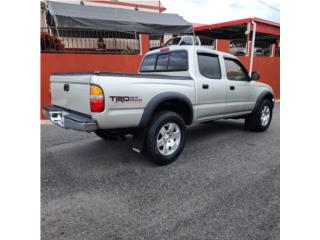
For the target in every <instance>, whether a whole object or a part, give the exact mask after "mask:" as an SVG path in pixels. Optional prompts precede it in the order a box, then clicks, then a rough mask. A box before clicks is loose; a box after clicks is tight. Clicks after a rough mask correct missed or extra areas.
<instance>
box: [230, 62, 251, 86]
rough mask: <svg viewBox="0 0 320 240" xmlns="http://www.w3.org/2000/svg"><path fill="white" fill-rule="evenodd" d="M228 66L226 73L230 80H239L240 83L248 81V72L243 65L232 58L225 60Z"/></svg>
mask: <svg viewBox="0 0 320 240" xmlns="http://www.w3.org/2000/svg"><path fill="white" fill-rule="evenodd" d="M224 62H225V66H226V73H227V77H228V79H229V80H238V81H248V80H249V77H248V73H247V70H246V69H245V68H244V67H243V66H242V64H241V63H240V62H239V61H238V60H236V59H231V58H225V59H224Z"/></svg>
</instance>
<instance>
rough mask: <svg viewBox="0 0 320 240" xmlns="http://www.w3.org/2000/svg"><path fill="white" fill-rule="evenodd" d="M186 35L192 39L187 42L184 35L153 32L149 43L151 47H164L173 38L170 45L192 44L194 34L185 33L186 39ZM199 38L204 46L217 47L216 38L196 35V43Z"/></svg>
mask: <svg viewBox="0 0 320 240" xmlns="http://www.w3.org/2000/svg"><path fill="white" fill-rule="evenodd" d="M186 37H189V38H190V39H191V41H188V43H187V42H183V40H181V39H182V36H179V35H177V36H174V35H172V34H165V35H159V34H156V35H155V34H153V35H150V40H149V44H150V49H156V48H159V47H163V46H165V45H167V44H168V42H169V41H170V40H171V41H172V39H175V40H173V42H172V43H170V45H192V42H193V40H192V38H193V36H192V35H184V39H185V38H186ZM198 40H200V43H201V46H203V47H207V48H210V49H216V41H215V39H212V38H208V37H203V36H196V45H199V43H198Z"/></svg>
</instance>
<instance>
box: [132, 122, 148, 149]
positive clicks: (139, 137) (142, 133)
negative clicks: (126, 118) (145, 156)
mask: <svg viewBox="0 0 320 240" xmlns="http://www.w3.org/2000/svg"><path fill="white" fill-rule="evenodd" d="M146 134H147V130H146V129H145V128H139V129H138V130H137V131H136V133H135V134H134V137H133V143H132V150H133V151H135V152H137V153H142V152H143V147H144V140H145V137H146Z"/></svg>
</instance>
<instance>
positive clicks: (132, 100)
mask: <svg viewBox="0 0 320 240" xmlns="http://www.w3.org/2000/svg"><path fill="white" fill-rule="evenodd" d="M110 98H111V101H112V102H116V103H118V102H121V103H124V102H128V103H139V102H142V99H141V98H139V97H130V96H110Z"/></svg>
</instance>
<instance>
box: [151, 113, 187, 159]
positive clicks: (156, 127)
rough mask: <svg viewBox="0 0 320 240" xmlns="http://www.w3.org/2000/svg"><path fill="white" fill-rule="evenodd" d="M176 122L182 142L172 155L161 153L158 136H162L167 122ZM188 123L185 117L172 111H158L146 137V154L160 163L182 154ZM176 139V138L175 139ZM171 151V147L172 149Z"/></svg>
mask: <svg viewBox="0 0 320 240" xmlns="http://www.w3.org/2000/svg"><path fill="white" fill-rule="evenodd" d="M170 123H174V124H176V125H177V126H178V127H179V130H180V142H179V144H178V145H177V147H176V149H175V151H174V152H173V153H172V154H170V155H164V154H163V153H161V152H160V151H159V149H158V146H157V141H158V136H160V135H161V134H160V130H161V129H162V128H163V127H164V126H166V125H167V124H170ZM185 132H186V125H185V122H184V120H183V118H182V117H181V116H180V115H179V114H177V113H175V112H171V111H161V112H158V113H156V115H155V116H154V118H153V119H152V121H151V123H150V125H149V129H148V132H147V135H146V139H145V153H146V155H147V156H148V157H149V158H150V159H151V160H152V161H153V162H154V163H156V164H158V165H166V164H169V163H172V162H173V161H174V160H176V159H177V158H178V157H179V155H180V154H181V152H182V150H183V148H184V146H185V141H186V135H185ZM174 141H176V140H174ZM170 151H171V149H170Z"/></svg>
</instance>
